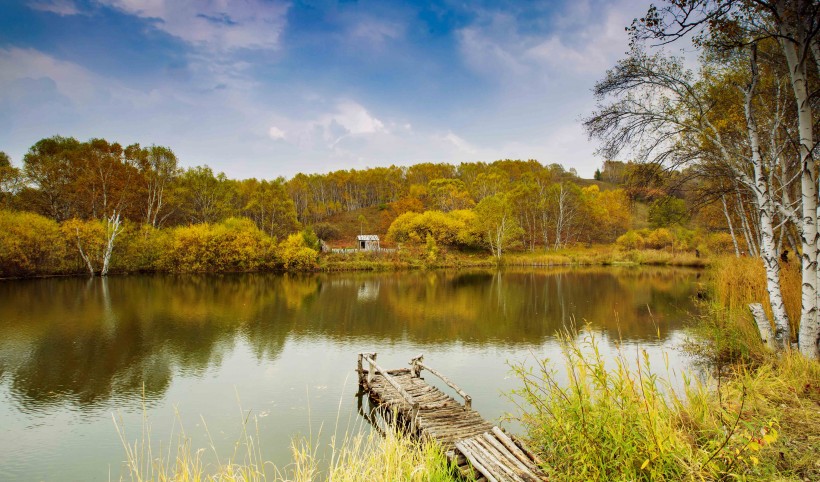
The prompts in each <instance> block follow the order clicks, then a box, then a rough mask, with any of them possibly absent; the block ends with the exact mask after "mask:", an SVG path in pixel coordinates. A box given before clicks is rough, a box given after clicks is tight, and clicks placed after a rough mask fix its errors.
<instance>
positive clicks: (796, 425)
mask: <svg viewBox="0 0 820 482" xmlns="http://www.w3.org/2000/svg"><path fill="white" fill-rule="evenodd" d="M759 264H760V262H759V260H756V259H737V258H724V259H720V260H717V261H716V262H715V263H714V265H713V266H712V268H711V270H710V272H709V295H708V298H709V301H707V302H705V303H704V304H703V307H702V308H703V313H702V314H701V315H700V316H699V317H698V318H697V319H696V320H695V322H694V324H693V330H692V334H693V337H692V339H691V341H690V342H689V345H688V348H687V350H688V351H689V352H690V353H691V354H692V355H693V356H695V357H697V359H698V360H699V362H700V364H701V366H702V367H703V369H704V370H705V372H706V373H709V374H710V375H709V376H708V377H707V378H706V379H705V380H703V381H699V380H698V379H697V378H694V377H691V376H690V377H688V379H687V380H688V381H687V385H686V388H685V390H684V391H683V393H680V392H675V391H674V390H673V389H672V387H671V386H670V385H669V382H668V380H669V379H670V375H671V374H670V372H669V368H668V367H653V366H651V365H650V363H649V359H648V358H647V357H646V356H645V354H644V355H641V356H639V359H638V360H637V362H638V365H637V368H631V366H633V364H634V362H635V360H633V359H632V357H634V356H635V355H634V353H631V354H625V353H621V352H619V354H618V357H617V359H616V360H615V367H614V368H613V366H612V362H611V361H609V360H605V359H604V358H603V357H602V355H601V351H600V350H599V342H598V341H597V340H595V339H594V338H593V337H591V336H590V335H588V334H583V333H581V334H574V333H565V334H564V337H563V347H564V349H563V354H564V356H563V358H564V359H563V360H562V361H563V363H562V362H561V361H559V362H558V363H555V362H552V361H550V362H548V361H544V362H542V363H540V364H539V366H538V369H537V370H536V371H535V372H529V371H526V370H523V369H521V368H519V369H518V370H517V372H516V373H517V375H518V377H519V378H520V379H521V381H522V383H523V387H522V388H521V389H520V390H518V391H516V397H517V399H518V400H519V402H520V406H521V407H522V415H521V420H522V421H523V422H524V423H525V425H526V426H527V431H528V435H529V440H530V443H531V445H532V446H533V447H535V448H536V449H537V450H538V451H539V453H540V455H541V456H542V457H543V458H544V460H545V462H546V465H547V467H546V469H547V470H548V472H549V474H550V477H551V480H568V481H569V480H580V479H586V480H624V481H626V480H684V479H686V480H689V479H698V480H703V479H706V480H729V479H739V480H797V481H802V480H820V464H819V463H818V462H817V461H818V460H820V421H819V420H818V419H817V413H818V409H820V363H817V362H816V361H810V360H807V359H805V358H803V357H802V356H801V355H799V354H798V353H790V352H789V353H785V354H783V355H779V356H778V355H776V354H774V353H772V352H769V351H767V349H766V348H765V347H764V346H763V344H762V343H761V341H760V337H759V335H758V334H757V331H756V328H755V327H754V323H753V322H752V320H751V318H750V315H749V314H748V310H747V309H746V305H747V304H748V303H749V302H752V301H763V300H765V299H766V298H765V296H763V294H764V293H765V277H764V276H763V270H762V267H760V266H759ZM790 270H792V267H790V266H785V267H784V271H786V272H787V273H786V274H785V275H784V278H783V280H784V292H786V293H789V294H790V295H787V297H789V296H791V295H793V294H794V293H795V292H797V293H798V295H799V290H800V287H799V276H793V273H790V272H788V271H790ZM794 271H796V269H794ZM790 299H791V298H790ZM789 308H790V310H791V311H792V313H793V316H794V314H795V313H796V312H795V311H794V310H795V307H794V301H793V300H792V301H790V304H789ZM797 310H799V299H798V304H797ZM559 366H566V373H567V375H566V377H565V378H566V379H567V380H568V382H565V383H561V382H560V380H562V379H564V378H561V377H559V376H558V375H559V372H558V371H556V367H559ZM560 373H563V370H561V372H560ZM625 414H628V416H624V415H625ZM612 454H618V455H617V457H613V456H612Z"/></svg>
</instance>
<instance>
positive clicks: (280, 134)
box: [268, 126, 286, 139]
mask: <svg viewBox="0 0 820 482" xmlns="http://www.w3.org/2000/svg"><path fill="white" fill-rule="evenodd" d="M268 135H269V136H270V137H271V139H285V137H286V136H285V131H283V130H282V129H280V128H278V127H276V126H271V128H270V129H268Z"/></svg>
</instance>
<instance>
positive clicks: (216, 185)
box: [175, 166, 236, 224]
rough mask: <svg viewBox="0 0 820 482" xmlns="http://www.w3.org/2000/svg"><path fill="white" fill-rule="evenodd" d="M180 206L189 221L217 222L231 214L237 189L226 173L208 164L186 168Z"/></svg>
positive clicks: (179, 190) (180, 185) (181, 179)
mask: <svg viewBox="0 0 820 482" xmlns="http://www.w3.org/2000/svg"><path fill="white" fill-rule="evenodd" d="M177 186H178V187H177V193H176V196H175V197H176V198H177V200H178V203H179V204H178V206H177V208H178V209H179V211H180V212H181V214H182V216H183V218H184V219H185V220H186V221H188V222H189V223H195V224H197V223H216V222H219V221H221V220H223V219H226V218H228V217H229V216H231V214H232V211H233V201H234V197H235V195H236V191H235V189H234V187H233V185H232V182H231V181H229V180H228V178H227V177H225V174H224V173H221V172H220V173H219V174H218V175H216V176H215V175H214V172H213V170H211V168H210V167H208V166H197V167H193V168H191V169H186V170H185V172H183V173H182V175H180V176H179V179H178V183H177Z"/></svg>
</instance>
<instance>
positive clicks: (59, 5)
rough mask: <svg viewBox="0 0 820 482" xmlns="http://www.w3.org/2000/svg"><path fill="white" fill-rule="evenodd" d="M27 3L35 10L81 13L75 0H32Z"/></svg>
mask: <svg viewBox="0 0 820 482" xmlns="http://www.w3.org/2000/svg"><path fill="white" fill-rule="evenodd" d="M26 5H28V7H29V8H31V9H33V10H39V11H41V12H50V13H55V14H57V15H77V14H79V13H80V9H79V7H77V4H76V3H75V2H74V1H73V0H31V1H29V2H28V3H27V4H26Z"/></svg>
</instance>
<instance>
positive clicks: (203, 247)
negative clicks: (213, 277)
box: [160, 218, 275, 272]
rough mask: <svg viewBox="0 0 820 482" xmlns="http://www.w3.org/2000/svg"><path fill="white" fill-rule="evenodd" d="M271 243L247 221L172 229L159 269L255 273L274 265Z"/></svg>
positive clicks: (234, 220)
mask: <svg viewBox="0 0 820 482" xmlns="http://www.w3.org/2000/svg"><path fill="white" fill-rule="evenodd" d="M272 248H273V241H272V240H271V238H270V237H269V236H267V235H266V234H265V233H263V232H262V231H260V230H259V228H257V227H256V225H255V224H254V223H253V222H251V221H250V220H248V219H244V218H242V219H240V218H230V219H227V220H225V221H223V222H221V223H219V224H208V223H203V224H194V225H191V226H184V227H178V228H174V229H173V230H172V232H171V241H170V242H169V243H168V250H167V251H166V252H165V254H164V256H163V258H162V260H161V261H160V267H161V268H164V269H166V270H168V271H178V272H214V271H218V272H230V271H255V270H258V269H260V268H265V267H270V266H273V265H274V264H275V258H274V255H273V249H272Z"/></svg>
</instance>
